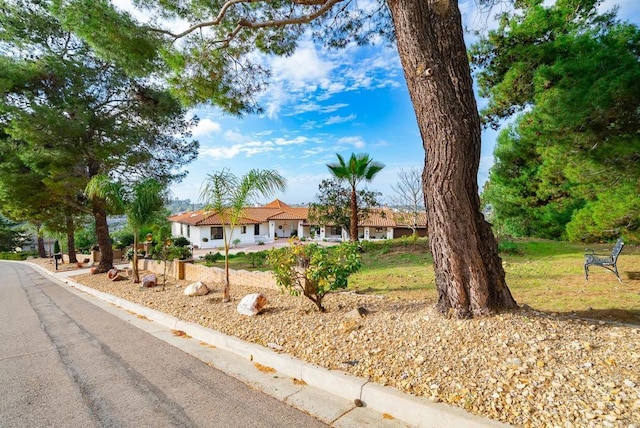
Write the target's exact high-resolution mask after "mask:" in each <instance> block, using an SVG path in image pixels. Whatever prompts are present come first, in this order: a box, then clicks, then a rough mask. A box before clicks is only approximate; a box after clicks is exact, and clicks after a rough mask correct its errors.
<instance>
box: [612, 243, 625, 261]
mask: <svg viewBox="0 0 640 428" xmlns="http://www.w3.org/2000/svg"><path fill="white" fill-rule="evenodd" d="M622 247H624V242H622V238H618V240H617V241H616V245H614V246H613V250H611V258H612V259H613V261H614V262H615V261H616V259H617V258H618V256H619V255H620V253H621V252H622Z"/></svg>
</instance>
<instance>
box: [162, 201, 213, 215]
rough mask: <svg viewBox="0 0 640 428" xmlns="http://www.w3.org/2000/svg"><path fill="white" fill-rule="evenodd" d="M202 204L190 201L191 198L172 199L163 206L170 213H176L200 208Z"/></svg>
mask: <svg viewBox="0 0 640 428" xmlns="http://www.w3.org/2000/svg"><path fill="white" fill-rule="evenodd" d="M203 206H204V204H197V203H193V202H191V199H173V200H171V201H170V202H169V203H168V204H167V205H165V207H166V208H167V209H168V210H169V211H170V212H171V214H178V213H183V212H187V211H196V210H199V209H200V208H202V207H203Z"/></svg>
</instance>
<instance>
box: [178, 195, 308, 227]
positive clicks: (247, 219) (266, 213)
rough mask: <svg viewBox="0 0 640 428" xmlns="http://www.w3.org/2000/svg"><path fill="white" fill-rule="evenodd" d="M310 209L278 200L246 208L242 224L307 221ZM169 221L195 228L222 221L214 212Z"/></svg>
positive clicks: (179, 215) (243, 212) (186, 214)
mask: <svg viewBox="0 0 640 428" xmlns="http://www.w3.org/2000/svg"><path fill="white" fill-rule="evenodd" d="M308 215H309V209H308V208H293V207H290V206H289V205H287V204H285V203H284V202H282V201H280V200H278V199H276V200H274V201H272V202H270V203H268V204H267V205H264V206H261V207H246V208H244V209H243V211H242V219H241V221H240V223H241V224H259V223H264V222H267V221H269V220H306V218H307V216H308ZM169 221H173V222H177V223H183V224H190V225H193V226H215V225H221V224H222V219H221V218H220V216H219V215H218V214H217V213H214V212H212V211H207V212H205V211H203V210H199V211H194V212H189V213H183V214H177V215H173V216H171V217H169Z"/></svg>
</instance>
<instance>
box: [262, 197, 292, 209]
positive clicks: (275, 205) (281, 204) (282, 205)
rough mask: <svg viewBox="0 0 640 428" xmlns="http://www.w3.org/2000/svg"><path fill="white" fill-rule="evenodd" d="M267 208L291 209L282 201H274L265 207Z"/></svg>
mask: <svg viewBox="0 0 640 428" xmlns="http://www.w3.org/2000/svg"><path fill="white" fill-rule="evenodd" d="M264 207H265V208H291V207H290V206H289V205H287V204H285V203H284V202H282V201H281V200H280V199H274V200H273V201H271V202H269V203H268V204H266V205H264Z"/></svg>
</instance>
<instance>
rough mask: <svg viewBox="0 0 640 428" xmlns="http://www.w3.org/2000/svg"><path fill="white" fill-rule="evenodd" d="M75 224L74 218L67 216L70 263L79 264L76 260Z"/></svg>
mask: <svg viewBox="0 0 640 428" xmlns="http://www.w3.org/2000/svg"><path fill="white" fill-rule="evenodd" d="M75 230H76V227H75V224H74V221H73V217H71V216H67V248H68V250H69V263H78V259H77V258H76V242H75Z"/></svg>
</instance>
